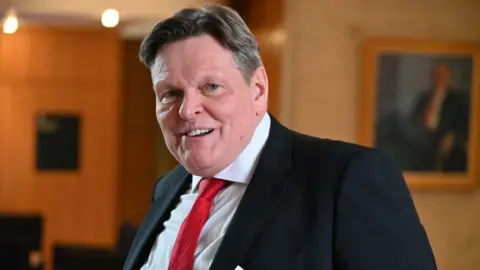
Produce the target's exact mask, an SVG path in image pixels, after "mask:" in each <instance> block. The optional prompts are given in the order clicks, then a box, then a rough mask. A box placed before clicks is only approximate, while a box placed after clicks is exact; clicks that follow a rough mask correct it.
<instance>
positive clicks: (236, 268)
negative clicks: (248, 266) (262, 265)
mask: <svg viewBox="0 0 480 270" xmlns="http://www.w3.org/2000/svg"><path fill="white" fill-rule="evenodd" d="M235 270H243V268H242V267H240V265H239V266H237V267H235Z"/></svg>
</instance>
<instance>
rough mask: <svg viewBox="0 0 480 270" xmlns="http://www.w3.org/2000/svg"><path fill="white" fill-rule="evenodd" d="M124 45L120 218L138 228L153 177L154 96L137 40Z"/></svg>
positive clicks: (148, 201)
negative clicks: (141, 61)
mask: <svg viewBox="0 0 480 270" xmlns="http://www.w3.org/2000/svg"><path fill="white" fill-rule="evenodd" d="M123 42H124V48H125V50H124V55H123V61H124V79H123V80H124V81H123V82H124V97H125V98H124V101H125V102H124V106H125V107H124V108H125V110H124V113H123V142H122V145H123V147H122V149H123V153H122V168H121V170H122V173H121V177H120V196H119V199H120V203H119V205H120V218H121V220H122V222H128V223H133V224H138V225H140V223H141V221H142V219H143V217H144V216H145V214H146V212H147V211H148V208H149V207H150V203H151V198H152V194H153V193H152V192H153V186H154V183H155V180H156V178H157V175H156V164H157V163H156V153H155V143H156V130H157V128H158V127H157V121H156V119H155V96H154V92H153V90H152V83H151V81H152V80H151V78H150V72H149V71H148V69H147V68H146V67H145V66H143V65H142V64H141V63H140V61H139V59H138V50H139V48H140V41H139V40H125V41H123Z"/></svg>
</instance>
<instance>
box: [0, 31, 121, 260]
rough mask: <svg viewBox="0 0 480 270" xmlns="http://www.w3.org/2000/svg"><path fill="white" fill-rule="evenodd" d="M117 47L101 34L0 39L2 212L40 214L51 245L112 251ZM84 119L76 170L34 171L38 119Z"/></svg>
mask: <svg viewBox="0 0 480 270" xmlns="http://www.w3.org/2000/svg"><path fill="white" fill-rule="evenodd" d="M120 72H121V42H120V39H119V38H118V37H117V35H116V34H115V33H114V32H113V31H110V30H104V29H71V28H70V29H66V28H65V29H61V28H47V27H36V28H28V29H26V28H21V29H20V30H19V31H18V32H17V33H15V34H13V35H5V34H3V35H0V211H4V212H16V213H32V212H35V213H38V212H40V213H42V214H43V215H44V217H45V222H46V223H45V231H44V240H45V250H44V251H45V253H46V255H47V259H48V258H49V257H48V256H49V255H50V248H51V244H52V243H53V242H62V243H83V244H92V245H97V246H111V245H112V244H113V243H114V241H115V237H116V229H117V226H118V220H119V217H118V209H117V205H118V201H117V184H118V181H117V179H118V172H119V162H120V160H119V155H120V153H119V149H120V145H119V143H120V139H121V136H120V134H121V132H120V111H121V102H122V100H121V99H122V95H121V81H120ZM39 112H68V113H70V112H72V113H77V114H79V115H80V116H81V133H80V138H81V139H80V166H81V168H80V170H79V171H77V172H48V173H43V172H42V173H41V172H38V171H36V170H35V116H36V115H37V114H38V113H39Z"/></svg>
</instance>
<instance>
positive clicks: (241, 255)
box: [124, 5, 436, 270]
mask: <svg viewBox="0 0 480 270" xmlns="http://www.w3.org/2000/svg"><path fill="white" fill-rule="evenodd" d="M140 58H141V60H142V61H143V62H144V63H145V64H146V65H147V66H148V67H149V68H150V70H151V74H152V80H153V87H154V91H155V94H156V97H157V107H156V114H157V119H158V122H159V124H160V128H161V130H162V132H163V135H164V138H165V143H166V145H167V147H168V149H169V150H170V152H171V153H172V155H173V156H174V157H175V158H176V159H177V160H178V162H179V163H180V165H179V166H178V167H176V168H175V169H174V170H172V171H171V172H170V173H168V174H167V175H165V176H164V177H162V178H161V179H160V180H159V181H158V183H157V184H156V187H155V190H154V195H153V202H152V205H151V209H150V211H149V213H148V214H147V216H146V218H145V220H144V222H143V224H142V226H141V228H140V229H139V232H138V234H137V236H136V239H135V241H134V243H133V244H132V247H131V250H130V254H129V256H128V258H127V260H126V262H125V266H124V269H142V270H150V269H165V270H167V269H168V270H177V269H190V270H191V269H211V270H234V269H245V270H269V269H275V270H281V269H312V270H313V269H325V270H328V269H368V270H375V269H382V270H385V269H389V270H395V269H399V270H400V269H402V270H404V269H408V270H414V269H421V270H429V269H436V266H435V261H434V257H433V254H432V250H431V248H430V244H429V241H428V239H427V235H426V234H425V231H424V229H423V226H422V224H421V223H420V221H419V218H418V216H417V213H416V210H415V207H414V205H413V202H412V199H411V197H410V194H409V192H408V189H407V186H406V185H405V181H404V180H403V178H402V174H401V172H400V171H399V170H398V169H397V168H396V167H395V166H394V165H393V164H392V163H391V161H390V160H389V159H388V158H387V157H386V156H384V155H382V154H381V153H379V152H377V151H375V150H371V149H367V148H363V147H361V146H356V145H351V144H347V143H343V142H336V141H329V140H325V139H318V138H313V137H309V136H306V135H302V134H298V133H295V132H294V131H291V130H289V129H287V128H286V127H284V126H282V125H281V124H280V123H278V122H277V121H276V120H275V119H274V118H273V117H271V116H270V115H268V114H267V97H268V79H267V74H266V72H265V68H264V67H263V65H262V61H261V58H260V55H259V51H258V45H257V42H256V40H255V38H254V37H253V35H252V34H251V32H250V31H249V29H248V28H247V26H246V25H245V23H244V22H243V21H242V19H241V18H240V17H239V16H238V14H236V13H235V12H233V11H232V10H230V9H228V8H226V7H222V6H216V5H214V6H206V7H204V8H202V9H193V8H190V9H184V10H181V11H180V12H178V13H176V14H175V15H174V16H173V17H171V18H168V19H166V20H164V21H162V22H160V23H159V24H158V25H157V26H155V27H154V29H153V30H152V32H151V33H150V34H149V35H148V36H147V37H146V38H145V40H144V42H143V44H142V46H141V51H140Z"/></svg>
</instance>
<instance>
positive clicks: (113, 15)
mask: <svg viewBox="0 0 480 270" xmlns="http://www.w3.org/2000/svg"><path fill="white" fill-rule="evenodd" d="M119 20H120V15H119V14H118V11H117V10H115V9H107V10H105V11H104V12H103V14H102V25H103V26H105V27H108V28H112V27H115V26H117V25H118V22H119Z"/></svg>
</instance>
